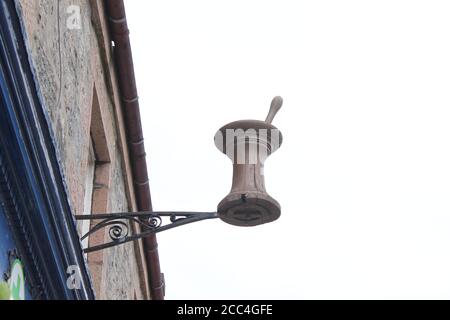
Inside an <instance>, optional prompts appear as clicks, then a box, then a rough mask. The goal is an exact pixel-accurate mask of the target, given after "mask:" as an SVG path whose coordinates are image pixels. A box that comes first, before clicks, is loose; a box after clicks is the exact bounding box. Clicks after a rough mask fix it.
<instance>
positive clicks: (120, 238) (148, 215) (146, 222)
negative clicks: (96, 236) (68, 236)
mask: <svg viewBox="0 0 450 320" xmlns="http://www.w3.org/2000/svg"><path fill="white" fill-rule="evenodd" d="M215 218H218V214H217V212H170V211H167V212H151V211H141V212H117V213H106V214H92V215H76V216H75V219H76V220H99V222H98V223H97V224H96V225H95V226H93V227H92V228H91V229H90V230H89V231H88V232H86V233H85V234H84V235H83V236H82V237H81V240H84V239H85V238H86V237H88V236H89V235H91V234H93V233H95V232H98V231H100V230H104V229H105V228H107V227H109V230H108V235H109V238H110V241H109V242H106V243H103V244H99V245H95V246H92V247H88V248H84V249H83V252H84V253H89V252H94V251H98V250H103V249H106V248H110V247H114V246H117V245H120V244H123V243H127V242H130V241H135V240H137V239H141V238H145V237H147V236H149V235H151V234H155V233H158V232H161V231H164V230H168V229H172V228H175V227H179V226H182V225H185V224H189V223H193V222H197V221H202V220H207V219H215ZM166 219H168V220H169V221H168V222H167V223H163V222H164V221H163V220H166ZM133 222H134V223H136V224H138V225H140V226H141V232H140V233H138V234H131V233H130V226H129V225H130V223H133Z"/></svg>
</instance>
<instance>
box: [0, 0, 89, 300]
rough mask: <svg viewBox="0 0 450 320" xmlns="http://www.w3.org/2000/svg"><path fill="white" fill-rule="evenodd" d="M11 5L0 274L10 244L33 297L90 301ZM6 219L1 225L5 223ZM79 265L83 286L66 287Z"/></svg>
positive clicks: (1, 53) (2, 25)
mask: <svg viewBox="0 0 450 320" xmlns="http://www.w3.org/2000/svg"><path fill="white" fill-rule="evenodd" d="M34 79H35V77H34V74H33V69H32V67H31V66H30V62H29V60H28V52H27V49H26V46H25V42H24V37H23V34H22V25H21V20H20V17H19V16H18V13H17V11H16V8H15V2H14V1H12V0H5V1H0V206H1V207H2V210H1V212H0V233H2V234H3V231H4V232H5V234H4V235H2V236H0V242H1V247H0V268H2V269H0V271H2V270H3V268H6V267H7V264H6V265H5V262H4V260H3V259H5V258H4V257H3V256H4V255H5V252H2V251H4V250H6V251H8V250H10V248H12V247H14V248H15V249H16V250H17V253H18V255H19V256H20V260H21V261H22V263H23V265H24V268H25V274H26V277H27V283H28V297H30V298H33V299H94V298H95V297H94V292H93V289H92V283H91V280H90V277H89V273H88V269H87V265H86V261H85V259H84V256H83V252H82V248H81V243H80V240H79V237H78V234H77V230H76V224H75V221H74V218H73V215H72V211H71V208H70V206H69V203H68V200H67V191H66V188H65V184H64V180H63V175H62V173H61V168H60V166H59V161H58V157H57V153H56V151H55V150H56V149H55V146H54V139H53V134H52V132H51V128H50V125H49V122H48V120H47V119H48V117H47V114H46V111H45V108H44V107H43V105H42V104H41V101H42V99H40V96H39V84H38V83H35V80H34ZM2 219H4V220H2ZM74 265H75V266H77V267H78V270H80V274H79V278H80V282H81V287H80V288H77V289H72V288H69V287H68V286H67V278H68V276H69V275H68V274H67V272H66V271H67V269H68V267H69V266H74Z"/></svg>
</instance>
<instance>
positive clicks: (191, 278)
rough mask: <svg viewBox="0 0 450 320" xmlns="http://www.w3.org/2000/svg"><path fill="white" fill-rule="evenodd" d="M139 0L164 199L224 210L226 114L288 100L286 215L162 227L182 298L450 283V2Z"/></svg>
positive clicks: (169, 289)
mask: <svg viewBox="0 0 450 320" xmlns="http://www.w3.org/2000/svg"><path fill="white" fill-rule="evenodd" d="M126 9H127V16H128V24H129V27H130V31H131V41H132V50H133V56H134V64H135V71H136V78H137V84H138V91H139V96H140V106H141V116H142V123H143V127H144V135H145V139H146V149H147V161H148V164H149V175H150V179H151V180H150V181H151V182H150V185H151V193H152V199H153V207H154V210H158V211H165V210H191V211H214V210H216V207H217V204H218V203H219V201H220V200H222V198H224V197H225V196H226V195H227V194H228V192H229V190H230V187H231V173H232V171H231V169H232V166H231V161H230V160H229V159H228V158H227V157H226V156H225V155H223V154H221V153H220V152H219V151H218V150H217V149H216V147H215V146H214V140H213V138H214V134H215V132H216V130H217V129H218V128H219V127H221V126H222V125H224V124H226V123H228V122H231V121H234V120H239V119H251V118H254V119H261V120H264V118H265V116H266V113H267V111H268V108H269V104H270V101H271V99H272V97H273V96H275V95H281V96H282V97H283V98H284V105H283V108H282V109H281V111H280V112H279V113H278V115H277V117H276V118H275V120H274V122H273V123H274V124H275V125H276V126H277V127H278V128H279V129H280V130H281V131H282V133H283V136H284V142H283V145H282V146H281V148H280V149H279V150H278V151H277V152H276V153H275V154H273V155H272V156H270V157H269V159H268V160H267V162H266V166H265V176H266V187H267V190H268V192H269V194H270V195H271V196H273V197H274V198H275V199H277V200H278V201H279V202H280V204H281V207H282V213H281V217H280V219H278V220H277V221H276V222H274V223H270V224H266V225H263V226H259V227H253V228H241V227H234V226H231V225H227V224H225V223H223V222H222V221H220V220H211V221H203V222H199V223H197V224H192V225H188V226H184V227H181V228H178V229H173V230H170V231H166V232H163V233H161V234H159V235H158V240H159V252H160V260H161V267H162V270H163V272H164V273H165V278H166V298H167V299H241V298H242V299H260V298H261V299H265V298H267V299H350V298H352V299H369V298H370V299H372V298H373V299H397V298H401V299H410V298H414V299H417V298H423V299H429V298H432V299H441V298H445V299H450V271H449V270H450V19H449V16H450V2H449V1H411V0H408V1H392V0H390V1H380V0H379V1H282V0H276V1H275V0H274V1H263V0H258V1H242V0H227V1H212V0H203V1H200V0H190V1H186V0H180V1H170V0H165V1H136V0H132V1H131V0H127V1H126Z"/></svg>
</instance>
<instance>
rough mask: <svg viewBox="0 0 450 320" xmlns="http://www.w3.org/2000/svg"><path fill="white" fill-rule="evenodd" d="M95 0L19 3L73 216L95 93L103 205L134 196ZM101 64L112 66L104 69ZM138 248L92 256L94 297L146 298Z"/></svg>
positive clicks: (124, 206)
mask: <svg viewBox="0 0 450 320" xmlns="http://www.w3.org/2000/svg"><path fill="white" fill-rule="evenodd" d="M95 2H96V1H92V2H91V1H89V0H70V1H66V0H17V7H18V10H19V11H20V14H21V16H22V18H23V25H24V27H25V33H26V37H27V43H28V46H29V50H30V54H31V62H32V65H33V67H34V69H35V71H36V77H37V82H38V86H39V87H40V88H39V89H40V92H41V94H42V100H43V101H42V102H43V104H44V106H45V108H46V109H47V110H48V115H49V119H50V122H51V126H52V129H53V133H54V136H55V140H56V141H55V143H56V146H57V149H58V152H59V156H60V160H61V164H62V169H63V173H64V175H65V179H66V184H67V189H68V192H69V200H70V203H71V206H72V209H73V211H74V213H75V214H82V213H83V205H84V192H85V191H84V181H85V175H86V168H87V160H88V153H89V143H90V131H91V111H92V106H93V103H94V96H95V95H96V96H97V99H98V104H99V105H100V108H101V110H102V120H103V126H104V132H105V135H106V136H107V139H106V141H107V144H108V145H107V149H108V150H109V157H110V160H109V161H110V164H109V171H108V174H109V177H107V178H108V179H109V184H108V185H107V186H106V188H107V193H106V199H104V201H105V203H107V205H106V207H105V210H109V211H110V212H123V211H128V210H131V207H132V206H131V203H130V202H131V201H132V200H131V199H130V195H131V196H133V193H132V191H130V190H129V188H130V186H129V183H128V182H127V180H126V177H127V174H128V173H127V172H125V171H126V170H127V169H126V167H125V166H124V151H123V150H122V149H124V148H121V147H120V142H119V140H120V139H119V138H120V134H119V126H118V122H120V121H122V119H121V118H120V117H119V118H118V117H117V110H116V108H119V106H117V105H116V104H115V102H114V100H113V99H112V98H111V97H112V96H114V94H115V95H117V94H118V92H111V91H114V90H117V89H116V87H115V86H111V83H113V82H112V81H111V79H108V74H109V72H111V70H114V67H113V66H112V65H111V64H110V63H108V62H105V61H102V55H101V50H110V48H107V47H105V46H104V45H102V44H103V42H102V41H101V40H100V39H99V30H100V31H101V28H100V27H99V26H96V25H94V22H93V21H94V20H95V19H93V17H92V15H93V13H92V12H93V8H92V7H93V5H92V3H95ZM97 3H98V1H97ZM74 10H75V11H74ZM77 10H78V12H79V15H78V12H77ZM99 14H100V15H101V14H102V12H100V13H99ZM78 17H79V19H77V18H78ZM74 19H75V20H74ZM105 68H109V69H110V70H108V72H106V70H105ZM125 149H126V148H125ZM96 179H97V178H96ZM94 188H95V186H94ZM135 250H136V246H135V245H133V244H132V243H128V244H124V245H122V246H119V247H117V248H111V249H107V250H105V251H104V252H102V254H101V255H100V256H98V255H97V262H96V263H97V264H96V267H95V266H94V267H93V268H92V269H91V273H92V277H93V280H94V287H95V289H96V294H97V298H100V299H133V298H135V297H137V298H138V299H139V298H143V297H146V293H145V290H144V288H142V286H143V283H145V281H143V279H142V278H143V277H144V276H143V275H142V271H141V270H142V266H139V265H138V264H139V263H140V262H138V261H140V260H139V259H140V258H139V252H138V251H135ZM98 257H100V258H98ZM90 259H91V258H90V256H88V260H90ZM99 259H100V260H99ZM94 260H95V259H94ZM89 262H90V265H91V261H89Z"/></svg>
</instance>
